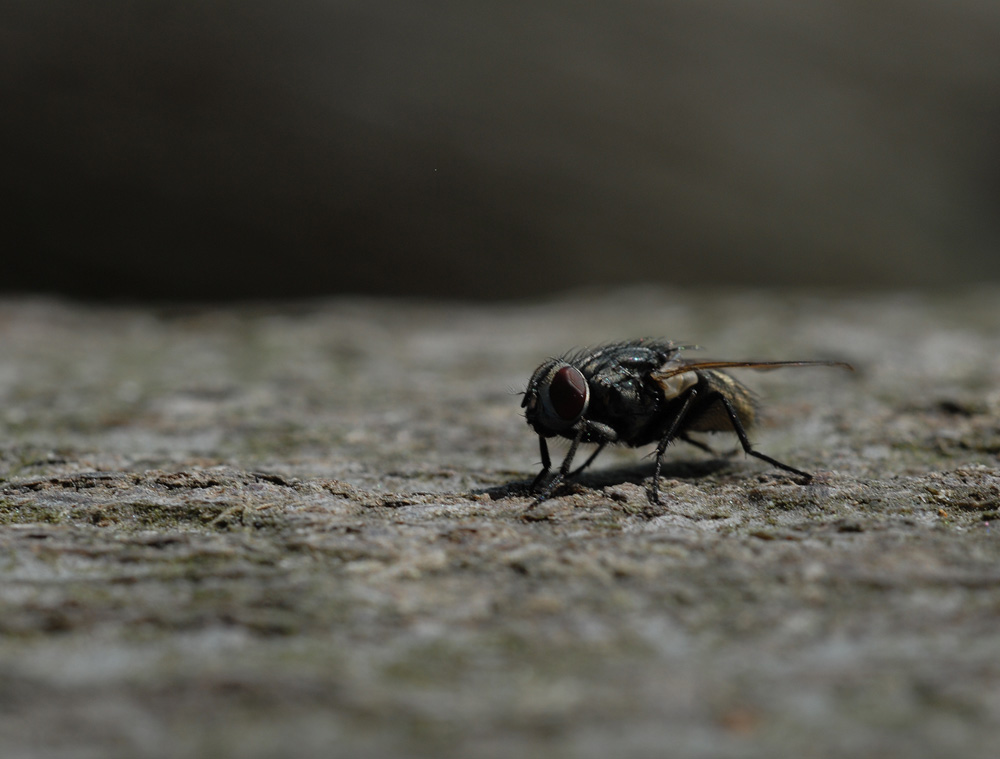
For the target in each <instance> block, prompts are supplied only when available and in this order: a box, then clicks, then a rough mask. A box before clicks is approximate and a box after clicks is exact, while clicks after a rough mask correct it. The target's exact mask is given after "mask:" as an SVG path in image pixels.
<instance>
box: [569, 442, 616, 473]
mask: <svg viewBox="0 0 1000 759" xmlns="http://www.w3.org/2000/svg"><path fill="white" fill-rule="evenodd" d="M606 445H607V443H601V444H600V445H599V446H597V450H596V451H594V452H593V453H592V454H590V456H588V457H587V460H586V461H584V462H583V463H582V464H580V466H578V467H577V468H576V469H574V470H573V471H572V472H570V473H569V475H568V476H570V477H576V476H577V475H578V474H580V472H582V471H583V470H584V469H586V468H587V467H588V466H590V465H591V464H593V463H594V459H596V458H597V456H598V454H599V453H600V452H601V451H603V450H604V447H605V446H606Z"/></svg>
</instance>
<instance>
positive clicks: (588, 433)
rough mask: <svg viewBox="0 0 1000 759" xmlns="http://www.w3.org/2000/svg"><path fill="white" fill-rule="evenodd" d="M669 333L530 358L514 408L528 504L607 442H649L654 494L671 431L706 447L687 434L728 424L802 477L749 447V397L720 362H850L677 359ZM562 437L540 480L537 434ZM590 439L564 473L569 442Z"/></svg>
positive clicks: (770, 365)
mask: <svg viewBox="0 0 1000 759" xmlns="http://www.w3.org/2000/svg"><path fill="white" fill-rule="evenodd" d="M692 347H696V346H690V345H677V344H676V343H673V342H670V341H669V340H655V339H650V338H641V339H638V340H626V341H623V342H617V343H608V344H607V345H602V346H599V347H597V348H593V349H587V350H582V351H580V352H578V353H574V354H571V355H567V356H564V357H562V358H552V359H549V360H548V361H546V362H545V363H543V364H542V365H541V366H539V367H538V368H537V369H536V370H535V373H534V374H533V375H532V376H531V380H530V381H529V382H528V388H527V390H525V393H524V400H523V401H522V402H521V406H522V407H523V408H524V410H525V412H524V415H525V418H526V419H527V421H528V424H529V425H531V427H532V429H534V431H535V432H536V433H538V442H539V447H540V449H541V454H542V471H540V472H539V473H538V476H537V477H535V480H534V482H533V483H532V485H531V491H532V492H533V493H535V494H536V500H535V503H539V502H540V501H543V500H545V499H546V498H548V497H549V496H550V495H551V494H552V492H553V491H554V490H555V489H556V488H557V487H559V485H560V484H561V483H562V482H563V481H564V480H565V479H566V478H567V477H570V476H572V475H576V474H579V473H580V472H581V471H583V470H584V469H586V468H587V467H588V466H590V464H592V463H593V461H594V459H595V458H597V456H598V454H600V452H601V451H602V450H604V448H605V447H606V446H608V445H612V444H620V445H627V446H629V447H632V448H637V447H639V446H643V445H649V444H652V443H656V465H655V468H654V470H653V481H652V488H651V492H650V496H649V500H650V501H651V502H652V503H659V502H660V488H659V483H660V467H661V464H662V459H663V452H664V451H665V450H666V449H667V446H668V445H670V443H671V442H673V441H674V440H677V439H680V440H683V441H685V442H687V443H690V444H691V445H694V446H696V447H698V448H701V449H703V450H706V451H709V452H711V449H710V448H709V447H708V446H707V445H705V444H704V443H702V442H700V441H698V440H694V439H692V438H691V437H689V436H688V433H689V432H726V431H732V432H735V433H736V437H738V438H739V441H740V445H741V446H742V447H743V450H744V451H745V452H746V453H747V454H749V455H750V456H755V457H756V458H758V459H761V460H763V461H766V462H767V463H769V464H771V465H772V466H775V467H778V468H779V469H784V470H785V471H786V472H791V473H792V474H794V475H797V476H799V477H801V478H802V479H803V480H804V481H805V482H809V481H810V480H811V479H812V475H811V474H809V473H808V472H803V471H802V470H801V469H796V468H795V467H793V466H789V465H788V464H784V463H782V462H780V461H778V460H777V459H773V458H771V457H770V456H768V455H766V454H764V453H761V452H760V451H756V450H754V448H753V446H752V445H751V443H750V439H749V438H748V437H747V432H746V431H747V429H748V428H750V427H752V426H753V423H754V420H755V418H756V413H757V404H756V403H755V401H754V398H753V396H752V395H751V393H750V391H749V390H748V389H747V388H746V387H745V386H744V385H742V384H741V383H739V382H737V381H736V380H735V379H733V378H732V377H731V376H729V375H728V374H726V373H725V372H723V371H720V370H721V369H735V368H742V369H776V368H779V367H787V366H839V367H843V368H845V369H851V370H852V371H853V367H852V366H851V365H850V364H846V363H844V362H842V361H713V360H696V359H688V358H684V357H682V351H683V350H684V349H685V348H692ZM556 436H559V437H564V438H566V439H567V440H570V441H571V443H570V447H569V452H568V453H567V454H566V458H565V459H563V462H562V465H561V466H560V467H559V470H558V471H557V472H556V473H555V475H553V476H552V477H551V478H548V475H549V472H550V470H551V469H552V459H551V458H550V456H549V448H548V443H547V442H546V440H547V439H548V438H551V437H556ZM583 443H594V444H596V445H597V450H595V451H594V452H593V453H592V454H591V455H590V457H589V458H588V459H587V460H586V461H585V462H584V463H583V464H582V465H581V466H580V467H579V468H578V469H576V470H575V471H573V472H572V473H571V472H570V467H571V466H572V464H573V458H574V457H575V456H576V453H577V449H578V448H579V447H580V445H581V444H583Z"/></svg>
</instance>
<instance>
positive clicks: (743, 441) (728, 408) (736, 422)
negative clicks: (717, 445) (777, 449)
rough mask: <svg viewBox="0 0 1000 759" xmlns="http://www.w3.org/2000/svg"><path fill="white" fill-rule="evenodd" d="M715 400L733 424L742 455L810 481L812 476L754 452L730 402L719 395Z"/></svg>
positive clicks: (763, 454)
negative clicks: (745, 454) (720, 404)
mask: <svg viewBox="0 0 1000 759" xmlns="http://www.w3.org/2000/svg"><path fill="white" fill-rule="evenodd" d="M716 398H717V399H718V400H719V402H720V403H722V405H723V407H724V408H725V409H726V413H727V414H728V415H729V421H730V422H732V424H733V431H734V432H735V433H736V437H738V438H739V439H740V445H742V446H743V451H744V453H747V454H748V455H750V456H754V457H756V458H758V459H760V460H761V461H766V462H767V463H768V464H771V465H772V466H776V467H778V469H784V470H785V471H786V472H791V473H792V474H797V475H798V476H799V477H802V478H803V479H804V480H805V481H806V482H809V481H810V480H812V475H811V474H809V472H803V471H802V470H801V469H796V468H795V467H793V466H788V464H782V463H781V462H780V461H778V460H777V459H772V458H771V457H770V456H768V455H767V454H765V453H760V452H759V451H755V450H754V449H753V446H752V445H751V444H750V439H749V438H748V437H747V432H746V430H745V429H743V422H741V421H740V416H739V414H737V413H736V409H735V408H734V407H733V404H732V402H730V400H729V399H728V398H726V396H724V395H722V394H721V393H719V394H717V395H716Z"/></svg>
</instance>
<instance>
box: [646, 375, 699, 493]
mask: <svg viewBox="0 0 1000 759" xmlns="http://www.w3.org/2000/svg"><path fill="white" fill-rule="evenodd" d="M697 397H698V390H697V389H696V388H693V387H692V388H691V389H690V390H688V394H687V397H686V398H685V399H684V405H683V406H681V408H680V411H678V412H677V416H675V417H674V419H673V421H672V422H670V428H669V429H668V430H667V434H666V435H664V436H663V437H662V438H661V439H660V442H659V444H658V445H657V446H656V464H655V466H654V467H653V484H652V488H651V490H652V492H651V493H650V494H649V501H650V503H655V504H659V503H660V468H661V467H662V466H663V452H664V451H666V450H667V446H668V445H670V441H671V440H673V439H674V438H675V437H680V438H681V439H682V440H686V439H687V436H686V435H684V433H681V434H680V435H678V434H677V430H678V429H679V428H680V426H681V422H683V421H684V417H685V416H687V413H688V409H690V408H691V402H692V401H694V399H695V398H697ZM688 442H693V441H688Z"/></svg>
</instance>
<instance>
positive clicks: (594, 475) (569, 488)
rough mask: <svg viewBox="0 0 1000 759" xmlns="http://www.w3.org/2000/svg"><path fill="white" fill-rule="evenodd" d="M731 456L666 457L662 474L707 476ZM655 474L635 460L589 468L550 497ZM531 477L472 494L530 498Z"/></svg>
mask: <svg viewBox="0 0 1000 759" xmlns="http://www.w3.org/2000/svg"><path fill="white" fill-rule="evenodd" d="M732 463H733V462H732V459H706V460H704V461H664V462H663V466H662V468H661V469H660V475H661V478H665V479H668V480H670V479H678V480H697V479H701V478H703V477H708V476H709V475H711V474H715V473H716V472H718V471H721V470H723V469H726V468H727V467H731V466H732ZM652 475H653V465H652V464H651V463H648V462H644V463H640V464H632V465H627V466H616V467H609V468H607V469H600V468H598V469H593V470H590V469H588V470H587V471H586V472H584V473H583V474H580V475H577V476H576V477H573V478H571V479H568V480H567V481H565V482H563V483H562V484H561V485H560V486H559V487H558V488H557V489H556V491H555V493H553V494H552V495H551V496H550V497H552V498H558V497H559V496H563V495H568V494H569V493H572V492H574V491H575V490H580V489H594V490H598V489H600V488H605V487H609V486H612V485H622V484H625V483H629V484H632V485H648V483H649V481H650V478H651V477H652ZM533 480H534V478H532V479H529V480H519V481H516V482H511V483H508V484H506V485H499V486H497V487H491V488H482V489H480V490H473V491H472V493H471V495H484V494H485V495H488V496H489V497H490V498H491V499H492V500H494V501H498V500H501V499H503V498H529V497H531V496H532V495H533V494H532V492H531V483H532V482H533Z"/></svg>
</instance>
